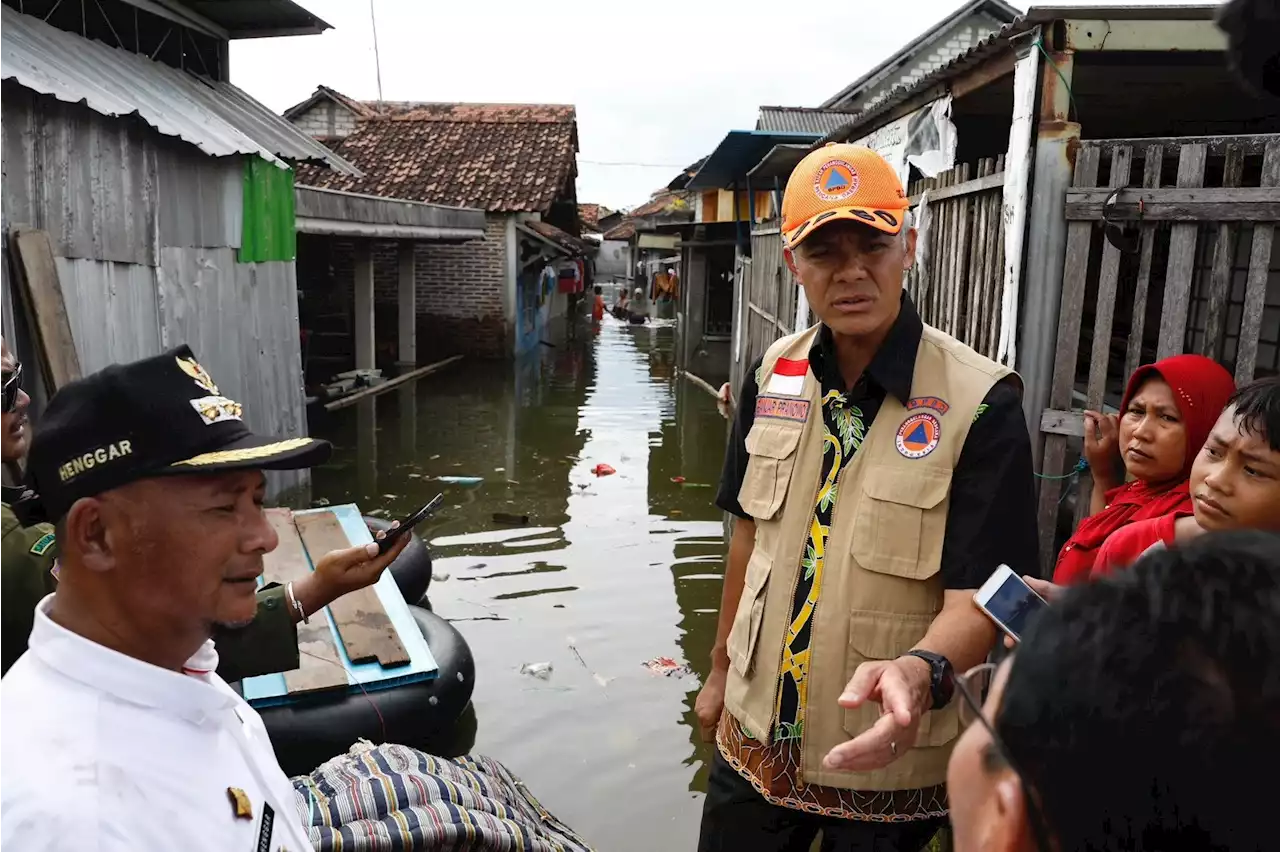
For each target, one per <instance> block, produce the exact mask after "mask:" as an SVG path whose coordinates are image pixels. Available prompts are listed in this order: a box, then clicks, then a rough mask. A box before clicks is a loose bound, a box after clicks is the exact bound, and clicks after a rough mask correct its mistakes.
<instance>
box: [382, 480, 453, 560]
mask: <svg viewBox="0 0 1280 852" xmlns="http://www.w3.org/2000/svg"><path fill="white" fill-rule="evenodd" d="M442 502H444V494H443V493H440V494H437V495H436V496H435V498H434V499H433V500H432V501H431V502H430V503H428V504H427V505H425V506H423V507H422V508H421V509H419V510H418V511H416V512H414V513H413V514H412V515H410V516H409V517H407V518H403V519H402V520H401V521H400V526H398V527H396V528H395V529H393V530H388V531H387V534H386V535H385V536H383V537H382V538H378V539H374V541H376V542H378V555H379V556H381V555H382V554H384V553H386V552H387V551H388V550H390V549H391V546H392V545H393V544H395V543H396V542H397V541H399V539H400V537H401V536H404V535H408V533H409V530H411V529H413V528H414V527H416V526H417V525H418V524H420V523H422V522H423V521H425V520H426V519H427V518H429V517H431V515H432V513H434V512H435V510H436V509H438V508H439V507H440V504H441V503H442Z"/></svg>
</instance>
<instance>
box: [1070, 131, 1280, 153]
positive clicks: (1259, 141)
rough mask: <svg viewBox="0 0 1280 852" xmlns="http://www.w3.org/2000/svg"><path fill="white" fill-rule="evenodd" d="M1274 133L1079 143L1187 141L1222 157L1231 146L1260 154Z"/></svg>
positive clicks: (1166, 145)
mask: <svg viewBox="0 0 1280 852" xmlns="http://www.w3.org/2000/svg"><path fill="white" fill-rule="evenodd" d="M1275 138H1276V137H1275V134H1274V133H1253V134H1243V135H1237V136H1153V137H1151V138H1150V139H1090V140H1088V141H1084V142H1081V143H1080V147H1081V148H1082V149H1083V148H1086V147H1088V148H1097V149H1099V150H1103V151H1107V150H1111V149H1114V148H1123V147H1126V146H1127V147H1130V148H1142V147H1147V146H1159V147H1160V148H1161V150H1162V152H1163V151H1164V150H1168V149H1175V150H1176V149H1177V148H1178V147H1180V146H1182V145H1185V144H1187V143H1196V144H1199V145H1203V146H1204V147H1205V150H1206V151H1207V152H1208V154H1209V156H1211V157H1223V156H1226V153H1227V151H1228V150H1229V149H1231V148H1236V149H1238V150H1239V151H1240V153H1241V154H1243V155H1245V156H1246V157H1247V156H1250V155H1254V156H1256V155H1260V154H1263V153H1265V152H1266V149H1267V146H1268V145H1269V144H1271V142H1273V141H1274V140H1275Z"/></svg>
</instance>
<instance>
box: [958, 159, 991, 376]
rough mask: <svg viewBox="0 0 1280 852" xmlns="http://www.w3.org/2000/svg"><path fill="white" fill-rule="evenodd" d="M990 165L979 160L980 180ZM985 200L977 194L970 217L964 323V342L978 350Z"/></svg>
mask: <svg viewBox="0 0 1280 852" xmlns="http://www.w3.org/2000/svg"><path fill="white" fill-rule="evenodd" d="M990 165H991V160H990V159H988V158H985V157H984V158H982V159H980V160H978V180H981V179H982V178H984V177H987V175H988V168H989V166H990ZM983 200H984V196H977V197H976V198H975V199H974V202H973V212H972V215H971V218H970V221H971V223H972V227H973V236H972V238H971V239H970V240H969V256H968V267H969V300H968V303H967V305H966V310H965V323H964V342H965V343H967V344H969V345H970V346H971V347H973V348H974V349H975V350H978V333H979V330H980V326H979V321H978V317H979V315H980V314H981V311H982V284H983V280H984V279H983V277H982V248H983V244H984V243H985V242H986V236H987V234H986V223H985V221H984V218H985V209H984V206H983V203H982V202H983ZM978 351H981V350H978Z"/></svg>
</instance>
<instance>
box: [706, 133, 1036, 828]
mask: <svg viewBox="0 0 1280 852" xmlns="http://www.w3.org/2000/svg"><path fill="white" fill-rule="evenodd" d="M908 206H909V205H908V201H907V198H906V194H905V193H904V192H903V190H902V184H901V182H900V181H899V179H898V175H897V174H896V173H895V172H894V170H893V168H892V167H891V166H890V165H889V164H888V163H887V162H885V160H884V159H883V158H881V157H880V156H879V155H878V154H876V153H875V152H874V151H871V150H870V149H867V148H861V147H856V146H853V145H828V146H826V147H823V148H819V149H817V150H815V151H813V152H811V153H810V154H809V155H808V156H807V157H805V159H804V160H802V161H801V162H800V164H799V165H798V166H797V167H796V170H795V171H794V172H793V173H792V176H791V178H790V180H789V181H788V183H787V190H786V195H785V196H784V198H783V202H782V219H783V221H782V238H783V245H784V247H785V254H786V258H787V263H788V265H789V266H790V268H791V271H792V272H793V273H794V275H795V277H796V279H797V280H798V281H799V282H800V284H801V286H803V287H804V289H805V295H806V296H807V297H808V301H809V305H810V307H811V309H812V310H813V311H814V313H815V314H816V315H817V317H818V319H819V320H820V322H819V323H818V324H816V325H814V326H813V327H812V328H809V329H807V330H805V331H801V332H799V333H797V334H794V335H790V336H788V337H784V338H783V339H781V340H779V341H777V342H776V343H774V344H773V345H772V346H771V347H770V348H769V350H768V351H767V352H766V353H765V355H764V356H763V358H761V360H760V361H758V362H757V363H756V364H755V366H754V368H753V369H752V370H751V371H749V373H748V379H747V381H746V382H745V383H744V387H743V388H742V389H741V393H740V395H739V396H740V401H739V406H738V413H737V417H736V420H735V425H734V434H733V438H732V440H731V442H730V446H729V449H728V452H727V456H726V460H725V468H724V475H723V478H722V481H721V484H720V491H719V496H718V498H717V501H716V502H717V504H718V505H719V506H721V507H722V508H724V509H725V510H726V511H729V512H731V513H733V514H734V515H736V516H737V518H738V521H737V523H736V526H735V530H734V534H733V540H732V543H731V546H730V550H729V559H728V566H727V569H726V572H725V581H724V592H723V597H722V600H721V610H720V621H719V629H718V631H717V635H716V644H715V648H714V650H713V652H712V673H711V675H710V676H709V677H708V679H707V683H706V684H705V685H704V687H703V689H702V692H701V693H700V694H699V696H698V700H697V705H696V710H697V714H698V718H699V720H700V722H701V723H702V725H703V728H704V732H705V733H707V734H708V735H710V734H711V733H712V732H713V731H714V734H715V738H716V742H717V746H718V753H717V754H716V757H715V759H714V761H713V763H712V766H711V772H710V777H709V780H708V792H707V798H706V802H705V805H704V811H703V821H702V836H701V840H700V845H699V848H700V850H702V852H714V850H736V849H751V850H800V851H801V852H803V850H808V849H809V848H810V845H811V844H812V843H813V840H814V838H815V837H816V836H817V834H818V832H819V831H821V833H822V836H823V845H822V849H823V850H872V849H876V850H880V849H902V850H916V849H920V848H922V847H923V846H924V845H925V844H926V843H927V842H928V841H929V839H930V838H931V837H932V835H933V834H934V833H935V832H936V830H937V829H938V827H939V826H940V825H941V824H942V823H943V822H944V821H945V818H946V814H947V799H946V789H945V786H944V785H945V780H946V771H947V758H948V756H949V755H950V752H951V746H952V744H953V743H954V741H955V740H956V739H957V737H958V736H959V733H960V726H959V720H958V717H957V714H956V710H957V708H956V705H955V703H953V702H952V701H951V694H952V689H953V683H954V680H953V678H954V677H955V675H956V673H957V672H964V671H966V670H967V669H968V668H969V667H971V666H974V665H976V664H978V663H980V662H982V661H983V660H984V659H985V657H986V656H987V654H988V652H989V651H990V650H991V648H992V647H993V644H994V640H995V631H994V628H993V626H992V625H991V623H990V622H989V621H988V620H987V619H986V617H985V616H984V615H983V614H982V613H981V612H979V610H978V609H977V608H976V607H975V606H974V604H973V600H972V596H973V590H974V589H976V588H977V587H978V586H980V585H981V584H982V582H983V581H984V580H985V579H986V578H987V577H988V576H989V575H990V574H991V572H992V571H993V570H995V569H996V568H997V567H998V566H999V565H1001V564H1002V563H1003V564H1008V565H1009V566H1011V567H1013V568H1014V569H1015V570H1019V571H1024V570H1025V572H1026V573H1034V572H1035V568H1036V554H1037V548H1036V519H1035V500H1034V488H1033V480H1032V465H1031V442H1030V437H1029V436H1028V433H1027V428H1026V424H1025V421H1024V420H1023V415H1022V407H1021V398H1020V397H1021V382H1020V380H1019V379H1018V377H1017V375H1016V374H1014V373H1013V372H1012V370H1010V369H1009V368H1008V367H1005V366H1003V365H1001V364H997V363H995V362H993V361H990V360H988V359H987V358H984V357H982V356H981V355H979V354H978V353H976V352H974V351H973V350H972V349H970V348H969V347H967V346H965V345H964V344H962V343H960V342H959V341H957V340H955V339H954V338H952V337H949V336H947V335H946V334H943V333H942V332H940V331H938V330H937V329H934V328H931V327H929V326H927V325H925V324H924V323H923V322H922V321H921V319H920V315H919V313H918V312H917V311H916V308H915V305H914V304H913V303H912V301H911V299H910V297H909V296H908V295H907V294H906V293H905V292H904V290H903V276H904V274H905V272H906V270H907V269H909V268H910V267H911V264H912V261H913V258H914V252H915V244H916V232H915V229H914V228H912V227H911V225H910V221H909V219H910V213H909V211H908Z"/></svg>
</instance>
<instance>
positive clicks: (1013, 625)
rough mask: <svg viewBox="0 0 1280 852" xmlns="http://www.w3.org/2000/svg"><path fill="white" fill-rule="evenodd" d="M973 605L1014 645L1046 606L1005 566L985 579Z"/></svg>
mask: <svg viewBox="0 0 1280 852" xmlns="http://www.w3.org/2000/svg"><path fill="white" fill-rule="evenodd" d="M973 601H974V603H976V604H977V605H978V609H980V610H982V611H983V612H985V613H986V614H987V616H988V617H989V618H990V619H991V620H992V621H994V622H995V623H996V626H998V627H999V628H1000V629H1001V630H1003V631H1004V632H1005V633H1008V634H1009V635H1010V636H1012V637H1013V640H1014V641H1015V642H1019V641H1021V640H1022V634H1023V633H1025V632H1026V630H1027V626H1028V625H1029V624H1030V623H1031V619H1032V618H1034V617H1035V615H1036V613H1038V612H1039V611H1040V610H1041V609H1042V608H1043V607H1046V606H1048V603H1046V602H1045V599H1044V598H1042V597H1040V596H1039V595H1038V594H1036V593H1035V591H1034V590H1032V588H1031V587H1030V586H1028V585H1027V584H1026V583H1025V582H1024V581H1023V579H1022V578H1021V577H1019V576H1018V574H1017V572H1015V571H1014V570H1013V569H1012V568H1010V567H1009V566H1008V565H1001V566H1000V567H999V568H997V569H996V570H995V573H993V574H992V575H991V576H990V577H989V578H987V582H985V583H983V584H982V588H981V589H978V591H977V592H975V593H974V595H973Z"/></svg>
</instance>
